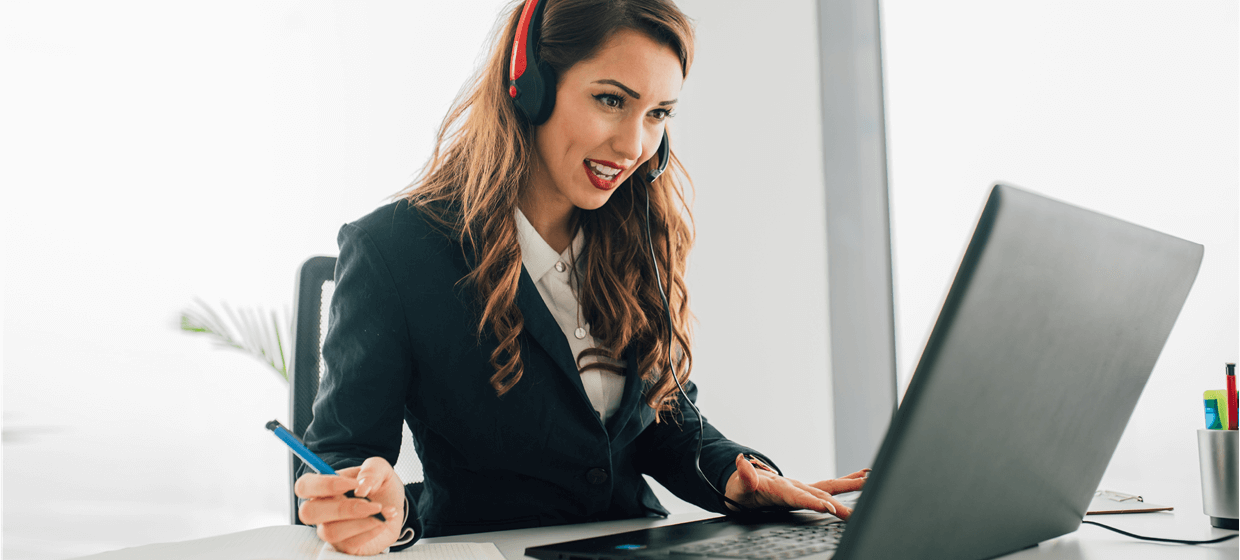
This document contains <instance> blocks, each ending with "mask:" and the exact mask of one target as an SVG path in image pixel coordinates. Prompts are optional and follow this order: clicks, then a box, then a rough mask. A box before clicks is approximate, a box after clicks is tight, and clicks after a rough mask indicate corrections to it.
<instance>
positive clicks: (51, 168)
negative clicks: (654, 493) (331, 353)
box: [0, 0, 832, 560]
mask: <svg viewBox="0 0 1240 560" xmlns="http://www.w3.org/2000/svg"><path fill="white" fill-rule="evenodd" d="M505 3H506V2H504V1H502V0H477V1H472V2H461V1H457V2H441V3H439V4H438V5H437V7H436V10H435V11H434V12H433V13H431V14H429V15H428V13H427V12H426V11H425V7H424V5H423V4H422V3H407V2H384V3H377V2H372V3H353V2H327V1H299V2H292V1H266V2H236V1H233V2H216V3H211V4H210V5H207V4H187V3H168V2H155V1H146V2H142V1H138V0H120V1H116V2H108V3H98V2H86V1H66V0H54V1H48V2H7V3H4V4H2V5H0V75H3V76H5V83H6V84H9V85H8V86H7V87H5V88H2V89H0V107H3V109H0V111H3V112H2V113H0V119H2V120H0V154H3V155H2V156H0V158H3V159H2V164H0V184H3V185H4V191H3V192H4V202H3V204H2V206H3V209H4V228H5V229H4V237H5V245H6V259H4V260H5V261H7V268H6V273H5V278H4V282H5V284H4V302H3V305H4V307H3V311H4V312H5V315H4V316H3V329H4V330H3V332H4V349H5V350H6V351H5V352H4V354H3V364H4V382H5V387H4V388H5V389H6V391H5V398H4V446H3V452H4V497H3V505H4V526H3V533H4V544H3V556H4V557H5V558H6V559H10V560H20V559H59V558H66V557H70V556H77V555H84V554H90V553H94V552H99V551H103V550H111V549H116V548H121V547H126V546H134V545H139V544H144V543H149V542H157V541H175V540H184V539H191V538H198V537H204V536H208V535H214V534H220V533H225V532H231V531H239V530H243V529H247V528H253V527H259V526H264V525H275V524H283V523H287V510H286V508H287V506H286V499H287V491H288V490H287V486H286V485H287V480H286V477H287V459H286V452H285V451H284V449H283V447H282V446H281V445H280V444H279V443H278V442H276V441H275V440H274V438H272V437H271V436H270V435H269V434H268V433H267V432H266V430H264V429H263V428H262V426H263V424H264V423H265V422H266V421H267V420H270V419H272V418H281V419H284V420H287V397H286V391H287V389H286V385H285V382H284V381H283V380H281V379H279V378H278V377H277V376H275V375H274V374H273V373H272V372H270V371H269V370H266V369H265V367H264V366H263V365H262V364H260V363H258V362H257V361H255V360H253V359H252V358H249V357H247V356H244V355H241V354H239V353H236V352H233V351H227V350H218V349H216V348H215V347H214V346H212V345H211V344H209V343H208V342H207V341H206V340H205V339H201V338H196V337H193V336H189V335H186V334H183V333H181V332H180V331H178V330H177V327H176V323H175V321H176V317H177V314H178V312H179V311H180V310H181V309H182V308H183V307H184V306H186V305H187V304H189V303H190V302H191V301H192V299H193V298H194V297H196V296H197V297H201V298H203V299H204V300H206V301H207V302H209V303H212V304H218V303H219V302H220V301H227V302H229V303H231V304H233V305H234V306H263V307H268V308H285V307H287V306H288V305H289V304H290V302H291V293H292V289H293V272H294V270H295V268H296V266H297V265H298V264H299V263H300V262H301V261H302V260H303V259H305V258H306V257H308V256H310V255H313V254H335V252H336V245H335V236H336V231H337V229H338V228H339V226H340V224H342V223H344V222H346V221H349V220H353V219H355V218H357V217H360V216H362V215H364V214H366V213H367V212H369V211H370V210H372V209H373V208H375V207H376V206H378V205H381V204H383V203H385V199H386V197H387V196H389V195H391V194H392V193H394V192H396V191H398V190H400V189H401V188H402V187H403V186H404V185H405V184H406V183H407V182H408V181H409V180H410V179H411V178H412V176H413V174H414V173H415V171H416V170H417V169H418V168H419V167H420V166H421V164H422V163H423V162H424V161H425V159H426V157H427V156H428V155H429V153H430V149H431V141H432V139H433V132H434V128H435V126H436V125H437V124H438V123H439V121H440V119H441V118H442V116H443V114H444V113H445V112H446V110H447V107H448V105H449V103H450V102H451V100H452V98H453V97H454V95H455V94H456V93H457V91H458V89H459V88H460V87H461V85H462V84H463V83H464V82H465V80H466V79H467V77H468V76H469V74H470V73H471V70H472V69H473V67H474V63H475V61H476V58H477V57H478V56H479V53H480V52H481V50H480V49H481V45H482V43H483V41H484V38H485V37H486V36H487V34H488V32H489V31H490V29H491V27H492V25H493V22H494V20H495V17H496V14H497V13H498V12H499V7H500V6H501V5H502V4H505ZM747 6H748V4H746V3H743V2H739V1H730V2H719V1H707V0H694V1H685V2H683V8H684V9H685V11H686V12H688V13H689V15H691V16H693V17H694V18H696V19H697V21H698V30H699V33H700V42H699V45H698V58H697V65H696V66H695V68H694V69H693V72H692V74H691V76H690V79H689V81H688V82H687V85H686V88H685V90H684V91H683V95H682V103H681V105H682V107H681V108H680V112H681V116H680V117H678V118H677V120H676V121H675V124H674V126H675V127H676V130H677V132H678V133H679V134H678V135H677V137H676V138H677V146H676V147H677V151H678V153H679V154H680V156H681V157H682V158H683V159H684V161H685V162H686V164H687V165H688V166H689V169H690V171H691V172H692V173H693V175H694V178H695V179H696V183H697V187H698V191H697V193H698V197H697V206H696V207H695V210H696V217H697V220H698V230H697V231H698V240H699V243H698V248H697V250H696V252H695V253H694V254H693V257H692V263H691V271H690V276H689V283H690V285H691V290H692V293H693V296H694V309H695V311H696V312H697V314H698V317H699V319H700V323H701V325H700V328H699V330H698V345H697V349H696V351H695V358H696V363H697V366H698V369H697V370H696V371H697V373H696V377H695V379H697V381H698V382H699V383H700V384H701V385H702V387H703V394H702V403H703V406H704V408H705V411H706V413H707V415H708V417H709V418H710V419H711V420H712V421H714V422H715V423H716V424H717V425H718V426H719V427H720V428H721V429H723V430H724V432H725V433H727V434H729V435H730V436H732V437H733V438H734V439H737V440H739V441H742V442H744V443H747V444H750V445H753V446H755V447H757V448H759V449H762V450H763V451H765V452H767V453H768V454H770V455H771V456H772V457H775V458H777V460H778V461H779V463H780V465H781V466H782V467H784V468H785V469H786V470H787V471H788V472H789V473H790V474H793V475H795V476H799V477H803V478H807V479H817V478H825V477H829V476H831V475H832V473H831V472H829V471H828V469H829V468H830V467H829V465H831V464H832V454H831V447H830V445H831V442H830V438H829V436H828V434H830V433H831V426H830V418H831V410H830V402H831V398H830V393H829V387H830V379H829V378H827V377H826V368H827V364H828V363H829V361H828V359H827V350H826V344H827V332H826V316H825V313H826V304H825V293H826V286H825V259H824V258H823V255H822V252H823V250H824V249H823V248H824V247H825V242H824V239H823V236H824V232H825V227H824V225H823V224H822V208H823V204H824V202H823V200H822V195H821V187H820V185H821V165H820V163H819V159H820V149H819V147H818V146H819V142H820V140H819V133H818V129H817V124H816V123H817V120H818V117H817V111H818V105H817V104H818V101H817V100H818V97H817V96H818V92H817V83H818V80H817V75H816V72H817V68H818V65H817V57H816V52H815V49H816V45H817V43H816V36H815V32H816V30H815V26H814V18H813V14H814V11H813V9H814V8H813V6H814V4H813V2H812V1H811V0H798V1H797V2H789V3H787V4H786V5H784V6H780V7H773V8H772V9H768V10H764V11H763V12H762V13H760V14H753V13H751V12H750V11H749V10H745V9H743V8H746V7H747ZM745 28H748V29H749V32H748V37H749V39H750V40H749V42H747V43H745V44H738V43H736V42H735V41H734V40H733V38H734V37H735V36H737V35H738V34H740V33H741V31H742V30H743V29H745ZM790 53H792V54H790ZM738 63H740V64H744V65H746V67H747V68H748V69H749V70H748V71H749V76H750V78H751V79H750V80H748V81H742V82H738V81H737V80H735V75H734V73H733V69H734V68H735V65H736V64H738ZM771 84H778V85H777V86H776V87H772V86H771ZM789 161H792V162H794V163H793V164H791V165H789V164H788V162H789ZM742 217H743V219H742ZM787 387H794V388H795V389H796V390H795V391H784V390H783V389H785V388H787ZM788 426H796V429H795V431H793V430H789V429H788ZM664 496H665V497H666V493H664ZM667 504H668V505H669V506H670V507H671V508H672V509H673V510H675V511H686V510H689V509H691V508H692V506H688V505H686V504H683V503H679V502H678V501H676V500H674V499H668V500H667Z"/></svg>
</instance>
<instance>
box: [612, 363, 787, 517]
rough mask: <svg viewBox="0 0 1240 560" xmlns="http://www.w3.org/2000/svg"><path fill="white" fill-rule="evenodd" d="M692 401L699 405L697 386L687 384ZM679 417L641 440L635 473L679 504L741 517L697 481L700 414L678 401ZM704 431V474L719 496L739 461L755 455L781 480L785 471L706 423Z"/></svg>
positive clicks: (653, 426) (648, 430)
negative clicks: (659, 486)
mask: <svg viewBox="0 0 1240 560" xmlns="http://www.w3.org/2000/svg"><path fill="white" fill-rule="evenodd" d="M684 387H685V392H686V393H687V394H688V396H689V400H691V401H693V402H694V403H696V402H697V385H695V384H694V383H693V382H692V381H686V382H685V383H684ZM677 403H678V406H679V413H678V414H677V415H676V418H675V419H673V420H671V421H669V420H668V419H666V418H663V419H661V420H660V421H659V422H657V423H652V424H650V425H649V426H648V427H647V428H646V430H645V431H644V432H642V435H640V436H638V438H637V442H636V443H637V446H638V449H637V467H638V470H639V471H640V472H642V473H644V474H648V475H650V476H651V477H653V478H654V479H655V480H657V481H659V484H662V485H663V486H664V487H665V488H667V489H668V490H671V491H672V493H673V494H675V495H676V496H677V497H679V498H680V499H682V500H684V501H686V502H689V503H691V504H693V505H696V506H698V507H700V508H702V509H705V510H707V511H714V512H717V513H723V514H735V513H737V512H735V511H732V510H731V509H728V507H727V505H726V504H725V502H724V501H723V499H722V498H720V497H719V495H718V494H716V493H715V492H714V490H711V489H710V487H709V486H707V485H706V484H705V483H703V482H702V479H701V478H699V477H698V474H697V467H696V465H694V458H695V453H696V451H697V442H698V431H699V429H698V414H697V413H696V412H694V411H693V408H692V407H690V406H689V405H688V404H687V403H686V402H684V398H683V397H682V398H680V399H677ZM702 428H703V429H704V431H703V432H702V433H703V434H704V438H703V442H702V460H701V467H702V473H703V474H704V475H705V476H706V477H707V479H708V480H710V482H711V483H712V484H714V485H715V488H718V489H719V491H720V492H724V491H726V486H727V483H728V479H729V478H731V477H732V473H734V472H736V456H737V454H740V453H745V454H753V455H755V456H757V457H759V458H760V459H762V461H763V462H764V463H766V464H767V465H770V466H771V467H772V468H774V469H775V470H776V471H777V472H779V473H780V474H781V475H782V473H783V471H781V470H780V469H779V467H778V466H776V465H775V462H774V461H771V460H770V459H769V458H768V457H767V456H766V455H763V454H761V453H758V452H757V451H755V450H753V449H750V448H748V447H745V446H743V445H741V444H738V443H736V442H734V441H731V440H729V439H728V438H726V437H724V436H723V434H722V433H720V432H719V430H717V429H715V427H714V426H711V425H710V422H708V421H706V418H705V417H703V418H702Z"/></svg>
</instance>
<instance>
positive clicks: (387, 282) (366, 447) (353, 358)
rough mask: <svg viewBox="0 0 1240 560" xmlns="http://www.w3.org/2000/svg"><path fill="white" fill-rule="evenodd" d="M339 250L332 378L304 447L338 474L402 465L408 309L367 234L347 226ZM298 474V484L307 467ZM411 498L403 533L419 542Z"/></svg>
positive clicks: (329, 347) (330, 343)
mask: <svg viewBox="0 0 1240 560" xmlns="http://www.w3.org/2000/svg"><path fill="white" fill-rule="evenodd" d="M337 243H338V244H339V246H340V256H339V257H338V258H337V260H336V275H335V281H336V288H335V292H334V293H333V294H332V302H331V308H330V311H329V314H328V326H327V336H326V338H325V340H324V343H323V361H324V362H326V364H327V370H326V371H325V372H324V373H323V376H322V378H321V379H320V381H319V391H318V395H317V396H316V397H315V400H314V408H313V411H314V415H313V419H312V420H311V422H310V426H309V427H308V428H307V429H306V435H305V442H306V446H307V447H309V448H310V450H311V451H313V452H315V453H316V454H318V455H319V457H322V458H323V460H324V461H326V462H327V464H329V465H331V466H332V468H333V469H336V470H339V469H344V468H348V467H355V466H358V465H361V464H362V462H364V461H365V460H366V459H368V458H370V457H383V458H384V459H386V460H387V462H388V463H391V464H396V459H397V456H398V455H399V454H400V444H401V436H402V431H401V423H402V422H404V410H405V395H406V392H407V391H408V389H409V385H410V378H411V377H412V376H413V375H415V374H416V372H415V366H414V359H413V354H412V351H411V348H410V340H409V334H408V333H409V330H408V325H407V323H406V320H405V314H404V306H402V305H401V301H400V295H399V292H398V291H397V289H396V285H395V282H394V281H393V279H392V274H391V272H390V271H389V270H388V266H387V263H386V261H385V259H384V258H383V254H382V253H381V251H380V250H379V248H378V246H377V245H376V244H375V242H374V241H373V240H372V239H371V237H370V235H369V234H367V233H366V231H365V230H363V229H361V228H359V227H357V226H354V225H351V224H346V225H344V226H343V227H342V228H340V234H339V235H338V236H337ZM299 468H300V469H301V470H299V473H298V476H300V474H301V473H302V472H303V471H304V470H305V465H304V464H303V465H299ZM405 495H406V500H407V504H408V506H409V508H410V510H411V511H410V512H409V515H408V517H407V518H406V521H405V527H406V528H412V529H413V530H414V535H415V540H416V537H417V536H420V535H421V532H422V531H421V526H420V522H419V520H418V516H417V514H416V504H417V501H416V500H415V499H413V497H412V495H411V491H410V489H409V487H408V486H406V490H405ZM403 533H404V531H403V530H402V534H403ZM407 544H412V542H410V543H407Z"/></svg>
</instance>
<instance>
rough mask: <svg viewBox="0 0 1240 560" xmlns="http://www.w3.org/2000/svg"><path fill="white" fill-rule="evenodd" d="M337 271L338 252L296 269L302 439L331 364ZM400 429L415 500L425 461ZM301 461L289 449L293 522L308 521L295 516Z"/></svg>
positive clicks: (292, 379) (296, 399)
mask: <svg viewBox="0 0 1240 560" xmlns="http://www.w3.org/2000/svg"><path fill="white" fill-rule="evenodd" d="M335 272H336V258H335V257H310V258H309V259H308V260H306V262H304V263H302V265H301V268H300V269H299V270H298V271H297V281H296V284H297V289H296V291H295V292H294V294H293V355H292V361H291V363H290V366H289V430H290V431H292V432H293V435H295V436H297V437H298V438H305V435H306V428H308V427H309V426H310V420H311V419H312V418H313V415H314V411H313V409H312V406H313V405H314V397H315V395H317V394H318V392H319V377H320V376H321V375H322V374H323V371H324V370H325V369H327V367H326V366H327V364H326V363H324V362H323V353H322V349H323V340H324V339H325V338H326V337H327V311H328V308H329V307H330V305H331V301H332V292H333V291H335V288H336V282H335ZM402 428H403V434H402V436H401V445H400V455H399V456H398V457H397V460H396V464H395V465H393V467H394V468H395V470H396V474H397V476H399V477H400V480H401V481H402V482H405V483H406V485H405V486H406V487H409V488H411V489H412V491H413V496H414V499H415V500H416V499H417V497H418V496H420V495H421V493H422V482H420V481H421V480H422V464H421V463H420V462H419V461H418V455H417V452H416V451H414V448H413V436H412V434H411V433H410V432H409V426H407V425H403V424H402ZM300 461H301V459H298V458H297V456H296V455H293V454H292V453H291V452H290V453H289V497H290V500H291V502H290V505H291V508H292V509H291V518H292V521H293V524H294V525H304V524H303V523H302V522H301V520H299V519H298V518H297V495H296V494H295V493H294V492H293V486H294V485H295V484H296V483H297V464H298V463H299V462H300ZM409 481H418V482H409ZM409 507H410V508H411V509H412V508H416V507H417V504H416V503H412V504H409ZM411 513H412V512H411Z"/></svg>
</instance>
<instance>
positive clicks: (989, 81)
mask: <svg viewBox="0 0 1240 560" xmlns="http://www.w3.org/2000/svg"><path fill="white" fill-rule="evenodd" d="M1238 23H1240V22H1238V14H1237V3H1236V2H1234V1H1220V2H1206V1H1193V2H1170V1H1160V2H1114V1H1079V0H1074V1H1071V2H1065V1H1055V2H1048V1H1044V0H1038V1H1019V2H1017V1H1011V2H984V1H960V0H952V1H939V2H917V1H910V0H885V1H884V2H883V26H884V28H883V34H884V43H885V44H884V47H885V53H884V59H885V64H886V68H885V71H886V77H887V89H886V91H887V108H888V111H887V117H888V121H887V122H888V129H889V137H888V145H889V153H890V162H891V163H890V169H891V180H890V192H891V208H892V210H891V212H892V214H891V215H892V233H893V237H892V239H893V246H894V255H895V260H894V265H895V280H896V311H897V325H898V326H897V337H898V344H897V346H898V356H899V358H898V362H899V363H898V370H899V372H900V383H899V386H900V388H901V389H900V390H901V394H903V389H904V387H905V386H906V385H907V383H908V380H909V376H911V375H912V372H913V370H914V368H915V367H916V365H917V358H918V357H919V356H920V354H921V349H922V347H923V346H924V344H925V341H926V338H927V337H928V336H929V333H930V328H931V327H932V326H933V324H934V319H935V317H936V316H937V315H938V311H939V307H940V306H941V305H942V302H943V298H944V297H945V296H946V293H947V288H948V286H949V285H950V282H951V279H952V277H953V275H954V274H955V272H956V267H957V266H958V265H959V261H960V257H961V255H963V253H964V248H965V244H966V243H967V241H968V239H969V237H970V236H971V235H972V232H973V226H974V223H975V222H976V219H977V215H978V213H979V212H980V211H981V207H982V204H983V202H984V199H985V197H986V195H987V194H988V189H989V186H990V184H991V183H993V182H994V181H996V180H1004V181H1009V182H1011V183H1013V184H1016V185H1019V186H1023V187H1026V188H1029V189H1031V190H1034V191H1038V192H1041V193H1043V194H1046V195H1048V196H1051V197H1054V198H1058V199H1060V200H1064V201H1068V202H1071V203H1074V204H1077V205H1079V206H1083V207H1086V208H1090V209H1093V210H1096V211H1100V212H1103V213H1106V214H1109V215H1112V216H1116V217H1118V218H1121V219H1124V220H1128V221H1131V222H1135V223H1138V224H1141V225H1144V226H1146V227H1150V228H1153V229H1156V230H1159V231H1163V232H1166V233H1169V234H1171V235H1175V236H1178V237H1182V238H1184V239H1188V240H1191V241H1195V242H1197V243H1201V244H1203V245H1205V259H1204V261H1203V262H1202V265H1201V271H1200V273H1199V275H1198V277H1197V281H1196V284H1195V285H1194V286H1193V290H1192V292H1191V293H1190V295H1189V297H1188V301H1187V302H1186V303H1185V306H1184V310H1183V311H1182V312H1181V314H1180V317H1179V320H1178V322H1177V323H1176V326H1175V328H1174V330H1173V331H1172V333H1171V337H1170V339H1169V340H1168V341H1167V345H1166V347H1165V348H1164V350H1163V353H1162V356H1161V358H1160V359H1159V362H1158V365H1157V366H1156V367H1155V368H1154V372H1153V374H1152V376H1151V377H1150V380H1149V383H1148V385H1147V386H1146V389H1145V392H1144V394H1143V395H1142V398H1141V401H1140V402H1139V404H1138V405H1137V408H1136V411H1135V412H1134V413H1133V416H1132V419H1131V421H1130V423H1129V425H1128V428H1127V431H1126V432H1125V433H1124V436H1123V439H1122V440H1121V441H1120V444H1119V448H1118V450H1117V451H1116V452H1115V455H1114V457H1113V459H1112V461H1111V465H1110V467H1109V469H1108V471H1107V473H1106V475H1105V476H1104V478H1103V481H1102V487H1103V488H1106V489H1111V490H1116V491H1120V492H1127V493H1135V494H1141V495H1143V496H1145V497H1146V498H1147V499H1148V500H1149V501H1151V502H1154V503H1159V504H1167V505H1172V506H1175V508H1176V509H1177V511H1180V512H1183V514H1185V515H1194V514H1198V515H1199V514H1200V512H1201V501H1200V500H1201V492H1200V486H1199V478H1198V477H1199V475H1198V464H1197V444H1196V433H1195V431H1196V430H1197V429H1198V428H1203V427H1204V416H1203V409H1202V397H1201V393H1202V391H1204V390H1206V389H1219V388H1223V387H1224V379H1223V363H1224V362H1229V361H1230V362H1234V361H1236V359H1237V358H1240V355H1238V351H1237V350H1238V342H1240V319H1238V316H1240V302H1238V300H1237V296H1238V293H1237V291H1238V290H1240V276H1238V271H1237V261H1238V252H1240V250H1238V245H1237V237H1238V235H1240V230H1238V229H1237V225H1236V224H1237V220H1238V219H1240V200H1238V198H1240V164H1238V163H1240V126H1238V124H1240V123H1238V118H1240V113H1238V111H1237V104H1238V103H1240V88H1238V87H1237V85H1238V79H1240V72H1238V68H1237V65H1238V63H1240V54H1238V53H1240V34H1238V33H1237V30H1238V28H1240V25H1238ZM1186 497H1187V498H1188V501H1184V498H1186Z"/></svg>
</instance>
